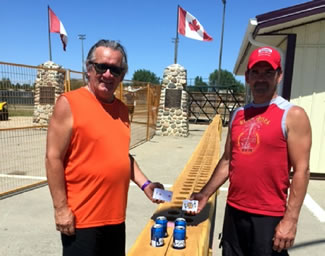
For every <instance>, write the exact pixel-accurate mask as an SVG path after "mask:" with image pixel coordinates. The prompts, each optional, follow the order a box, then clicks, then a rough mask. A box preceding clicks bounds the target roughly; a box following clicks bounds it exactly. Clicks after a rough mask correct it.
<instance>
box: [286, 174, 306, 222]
mask: <svg viewBox="0 0 325 256" xmlns="http://www.w3.org/2000/svg"><path fill="white" fill-rule="evenodd" d="M308 182H309V170H308V169H307V170H305V171H300V172H294V174H293V177H292V181H291V185H290V194H289V199H288V205H287V209H286V212H285V215H284V217H283V219H290V220H292V221H296V222H298V217H299V214H300V209H301V206H302V204H303V201H304V198H305V195H306V192H307V187H308Z"/></svg>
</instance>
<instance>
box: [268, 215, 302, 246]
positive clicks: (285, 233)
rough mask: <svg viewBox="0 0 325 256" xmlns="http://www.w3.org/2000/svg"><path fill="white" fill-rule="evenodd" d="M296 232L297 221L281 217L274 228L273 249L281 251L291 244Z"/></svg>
mask: <svg viewBox="0 0 325 256" xmlns="http://www.w3.org/2000/svg"><path fill="white" fill-rule="evenodd" d="M296 232H297V222H295V221H290V220H284V219H282V220H281V221H280V222H279V224H278V225H277V226H276V228H275V234H274V237H273V250H274V251H277V252H281V251H282V250H283V249H288V248H290V247H292V246H293V243H294V240H295V236H296Z"/></svg>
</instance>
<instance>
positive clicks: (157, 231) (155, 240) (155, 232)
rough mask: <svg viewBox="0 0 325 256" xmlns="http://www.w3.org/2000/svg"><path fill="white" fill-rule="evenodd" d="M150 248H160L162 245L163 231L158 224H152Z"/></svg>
mask: <svg viewBox="0 0 325 256" xmlns="http://www.w3.org/2000/svg"><path fill="white" fill-rule="evenodd" d="M150 244H151V246H153V247H161V246H163V245H164V230H163V226H162V225H160V224H154V225H153V226H152V228H151V243H150Z"/></svg>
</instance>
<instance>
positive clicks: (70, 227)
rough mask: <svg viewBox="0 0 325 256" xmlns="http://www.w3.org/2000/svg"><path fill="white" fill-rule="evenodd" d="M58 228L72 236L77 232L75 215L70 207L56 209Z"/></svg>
mask: <svg viewBox="0 0 325 256" xmlns="http://www.w3.org/2000/svg"><path fill="white" fill-rule="evenodd" d="M55 224H56V230H58V231H60V232H61V233H63V234H65V235H68V236H72V235H74V234H75V217H74V214H73V213H72V211H71V210H70V208H68V207H64V208H60V209H55Z"/></svg>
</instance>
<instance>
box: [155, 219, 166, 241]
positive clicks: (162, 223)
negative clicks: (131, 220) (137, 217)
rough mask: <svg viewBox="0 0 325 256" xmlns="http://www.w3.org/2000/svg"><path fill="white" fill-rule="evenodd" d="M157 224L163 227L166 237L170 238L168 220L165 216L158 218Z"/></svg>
mask: <svg viewBox="0 0 325 256" xmlns="http://www.w3.org/2000/svg"><path fill="white" fill-rule="evenodd" d="M156 224H160V225H162V226H163V230H164V233H163V234H164V237H167V236H168V233H167V218H166V217H165V216H159V217H157V219H156Z"/></svg>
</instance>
